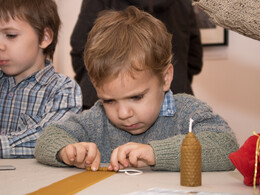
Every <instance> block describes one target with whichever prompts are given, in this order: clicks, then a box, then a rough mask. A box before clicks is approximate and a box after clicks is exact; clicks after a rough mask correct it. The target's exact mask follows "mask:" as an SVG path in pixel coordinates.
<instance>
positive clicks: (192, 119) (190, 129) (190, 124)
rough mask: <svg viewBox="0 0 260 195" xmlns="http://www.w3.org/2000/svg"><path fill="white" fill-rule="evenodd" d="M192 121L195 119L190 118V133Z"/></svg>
mask: <svg viewBox="0 0 260 195" xmlns="http://www.w3.org/2000/svg"><path fill="white" fill-rule="evenodd" d="M192 123H193V119H192V118H190V126H189V132H190V133H191V132H192Z"/></svg>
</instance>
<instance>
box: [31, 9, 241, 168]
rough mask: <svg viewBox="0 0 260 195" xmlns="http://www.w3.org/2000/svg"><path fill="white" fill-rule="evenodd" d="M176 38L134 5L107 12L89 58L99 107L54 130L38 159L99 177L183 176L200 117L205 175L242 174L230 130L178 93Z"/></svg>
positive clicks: (91, 36) (47, 131) (43, 140)
mask: <svg viewBox="0 0 260 195" xmlns="http://www.w3.org/2000/svg"><path fill="white" fill-rule="evenodd" d="M173 36H174V35H173ZM171 38H172V35H171V34H169V33H168V32H167V30H166V27H165V26H164V24H163V23H162V22H160V21H159V20H157V19H155V18H154V17H153V16H151V15H150V14H148V13H146V12H143V11H140V10H138V9H137V8H135V7H133V6H130V7H128V8H127V9H126V10H124V11H105V12H102V14H101V15H100V16H99V17H98V19H97V20H96V22H95V25H94V27H93V28H92V30H91V32H90V34H89V37H88V41H87V43H86V46H85V51H84V60H85V64H86V68H87V70H88V73H89V76H90V78H91V81H92V83H93V85H94V86H95V89H96V91H97V94H98V97H99V100H98V101H97V102H96V104H95V105H94V106H93V107H92V108H91V109H89V110H86V111H84V112H83V113H81V114H75V115H72V116H71V117H70V118H69V119H68V120H66V121H65V122H57V123H54V124H52V125H50V126H49V127H47V128H46V129H45V130H44V132H43V133H42V135H41V136H40V138H39V139H38V141H37V144H36V151H35V157H36V159H37V160H38V161H39V162H41V163H44V164H49V165H53V166H67V165H69V166H76V167H79V168H85V167H86V166H91V169H92V170H97V168H98V167H99V165H100V162H102V163H109V165H108V169H109V170H114V171H117V170H119V169H121V168H126V167H129V166H133V167H142V166H151V167H152V169H154V170H168V171H179V169H180V148H181V143H182V140H183V138H184V137H185V135H186V134H187V133H188V130H189V120H190V118H192V119H193V120H194V123H193V132H194V133H195V134H196V136H197V138H198V139H199V141H200V143H201V145H202V170H203V171H220V170H232V169H234V166H233V165H232V163H231V162H230V161H229V159H228V155H229V154H230V153H231V152H234V151H236V150H237V149H238V144H237V141H236V138H235V136H234V134H233V133H232V131H231V129H230V127H229V126H228V124H227V123H226V122H225V121H224V120H223V119H222V118H221V117H220V116H219V115H216V114H214V113H213V112H212V110H211V108H210V107H209V106H208V105H207V104H205V103H203V102H201V101H199V100H198V99H196V98H194V97H193V96H190V95H186V94H178V95H173V94H172V92H171V90H170V85H171V82H172V79H173V66H172V64H171V61H172V53H171V52H172V45H171Z"/></svg>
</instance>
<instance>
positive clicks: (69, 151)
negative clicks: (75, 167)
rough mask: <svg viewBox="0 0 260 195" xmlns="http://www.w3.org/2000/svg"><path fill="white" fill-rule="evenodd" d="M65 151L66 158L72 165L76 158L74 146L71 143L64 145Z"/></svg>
mask: <svg viewBox="0 0 260 195" xmlns="http://www.w3.org/2000/svg"><path fill="white" fill-rule="evenodd" d="M65 153H66V157H67V160H68V161H69V162H70V165H72V164H73V163H74V161H75V159H76V155H77V153H76V148H75V146H74V145H73V144H70V145H68V146H66V147H65ZM63 160H64V159H63ZM65 163H66V162H65Z"/></svg>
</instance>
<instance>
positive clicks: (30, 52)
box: [0, 18, 45, 83]
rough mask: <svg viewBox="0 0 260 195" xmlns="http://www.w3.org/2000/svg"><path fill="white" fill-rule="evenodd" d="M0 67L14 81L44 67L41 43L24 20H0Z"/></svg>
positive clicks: (18, 80)
mask: <svg viewBox="0 0 260 195" xmlns="http://www.w3.org/2000/svg"><path fill="white" fill-rule="evenodd" d="M44 47H45V46H44ZM0 68H1V69H2V71H3V72H4V73H5V74H7V75H10V76H14V77H15V80H16V83H18V82H20V81H21V80H23V79H24V78H26V77H28V76H30V75H31V74H33V73H34V72H37V71H39V70H40V69H42V68H44V55H43V51H42V45H41V44H40V43H39V38H38V35H37V34H36V32H35V30H34V29H33V28H32V27H31V26H30V25H29V23H27V22H26V21H23V20H19V19H15V20H13V19H12V18H10V20H9V22H5V21H3V20H2V21H0Z"/></svg>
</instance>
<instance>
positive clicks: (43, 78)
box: [0, 60, 55, 86]
mask: <svg viewBox="0 0 260 195" xmlns="http://www.w3.org/2000/svg"><path fill="white" fill-rule="evenodd" d="M53 74H55V72H54V68H53V66H52V63H51V61H49V60H46V61H45V67H44V69H42V70H40V71H38V72H36V73H34V74H33V75H31V76H29V77H27V78H26V79H24V80H30V81H31V79H35V80H36V81H37V82H38V83H39V84H41V85H46V84H47V83H48V80H49V79H50V78H51V76H52V75H53ZM0 78H5V79H8V80H9V83H10V86H15V85H16V84H15V80H14V77H13V76H7V75H5V74H4V73H3V72H2V71H1V70H0Z"/></svg>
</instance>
